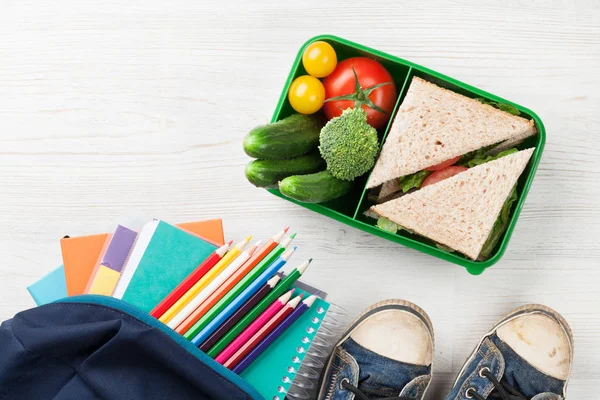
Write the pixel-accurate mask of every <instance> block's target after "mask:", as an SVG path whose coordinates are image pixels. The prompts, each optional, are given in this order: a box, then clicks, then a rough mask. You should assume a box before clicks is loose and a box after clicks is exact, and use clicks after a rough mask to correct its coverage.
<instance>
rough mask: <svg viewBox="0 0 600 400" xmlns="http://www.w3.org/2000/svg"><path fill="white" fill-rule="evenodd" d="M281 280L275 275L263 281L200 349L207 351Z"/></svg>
mask: <svg viewBox="0 0 600 400" xmlns="http://www.w3.org/2000/svg"><path fill="white" fill-rule="evenodd" d="M280 280H281V277H280V276H279V275H275V276H274V277H272V278H271V279H269V281H268V282H267V283H265V284H264V285H263V286H262V287H261V288H260V289H258V291H257V292H256V293H254V294H253V295H252V297H250V298H249V299H248V300H247V301H246V303H244V304H243V305H242V306H241V307H240V308H239V310H237V311H236V312H235V313H233V315H232V316H231V317H229V318H227V320H225V322H223V324H222V325H221V326H220V327H219V328H218V329H217V330H216V331H214V333H213V334H212V335H210V336H209V337H208V339H206V340H205V341H204V342H203V343H202V344H201V345H200V350H202V351H203V352H205V353H206V352H207V351H208V350H210V349H211V347H213V346H214V345H215V344H216V343H217V342H218V341H219V340H221V338H222V337H223V336H225V334H226V333H227V332H229V330H230V329H231V328H233V326H234V325H235V324H237V323H238V322H239V320H241V319H242V318H243V317H244V316H246V314H248V313H249V312H250V310H252V309H253V308H254V306H255V305H257V304H258V302H259V301H261V300H262V299H263V298H265V296H266V295H267V294H268V293H269V292H270V291H271V290H273V288H274V287H275V286H276V285H277V283H278V282H279V281H280Z"/></svg>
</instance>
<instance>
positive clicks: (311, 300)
mask: <svg viewBox="0 0 600 400" xmlns="http://www.w3.org/2000/svg"><path fill="white" fill-rule="evenodd" d="M315 300H317V296H315V295H314V294H313V295H311V296H309V297H307V298H306V300H304V301H303V303H304V304H306V305H307V306H308V307H310V306H312V305H313V303H314V302H315Z"/></svg>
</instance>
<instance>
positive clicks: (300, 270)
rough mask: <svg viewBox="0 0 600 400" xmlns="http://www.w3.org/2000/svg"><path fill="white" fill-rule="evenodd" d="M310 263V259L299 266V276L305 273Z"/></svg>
mask: <svg viewBox="0 0 600 400" xmlns="http://www.w3.org/2000/svg"><path fill="white" fill-rule="evenodd" d="M311 261H312V258H310V259H308V261H305V262H304V263H303V264H302V265H301V266H299V267H298V272H300V274H304V273H305V272H306V269H307V268H308V266H309V265H310V263H311Z"/></svg>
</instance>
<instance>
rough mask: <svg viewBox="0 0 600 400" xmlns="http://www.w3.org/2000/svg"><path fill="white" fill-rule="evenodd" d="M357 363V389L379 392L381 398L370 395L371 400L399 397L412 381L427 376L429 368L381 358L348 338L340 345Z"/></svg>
mask: <svg viewBox="0 0 600 400" xmlns="http://www.w3.org/2000/svg"><path fill="white" fill-rule="evenodd" d="M342 346H343V348H344V350H346V351H347V352H348V353H349V354H350V355H352V357H354V359H355V360H356V361H357V363H358V365H359V369H360V373H359V377H358V382H359V383H358V387H359V389H361V390H363V391H365V392H367V391H372V390H376V391H381V393H382V395H381V396H379V397H378V396H377V395H375V396H373V395H370V396H371V398H373V399H378V398H380V397H391V396H399V395H400V392H401V391H402V389H404V387H405V386H406V385H407V384H408V383H409V382H411V381H412V380H413V379H415V378H417V377H419V376H422V375H429V374H430V372H431V368H430V367H429V366H427V367H424V366H420V365H413V364H407V363H403V362H400V361H396V360H392V359H390V358H387V357H383V356H381V355H379V354H377V353H374V352H372V351H371V350H368V349H366V348H365V347H363V346H361V345H359V344H358V343H356V342H355V341H354V340H352V338H348V339H347V340H346V341H345V342H344V344H343V345H342Z"/></svg>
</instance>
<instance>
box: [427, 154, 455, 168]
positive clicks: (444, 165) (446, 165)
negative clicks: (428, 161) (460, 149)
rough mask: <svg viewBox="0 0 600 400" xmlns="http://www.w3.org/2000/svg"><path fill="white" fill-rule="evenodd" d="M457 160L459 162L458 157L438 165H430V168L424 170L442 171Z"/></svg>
mask: <svg viewBox="0 0 600 400" xmlns="http://www.w3.org/2000/svg"><path fill="white" fill-rule="evenodd" d="M458 160H460V156H458V157H454V158H451V159H449V160H446V161H444V162H442V163H439V164H438V165H432V166H431V167H428V168H425V171H439V170H440V169H444V168H446V167H449V166H451V165H454V163H455V162H457V161H458Z"/></svg>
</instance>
